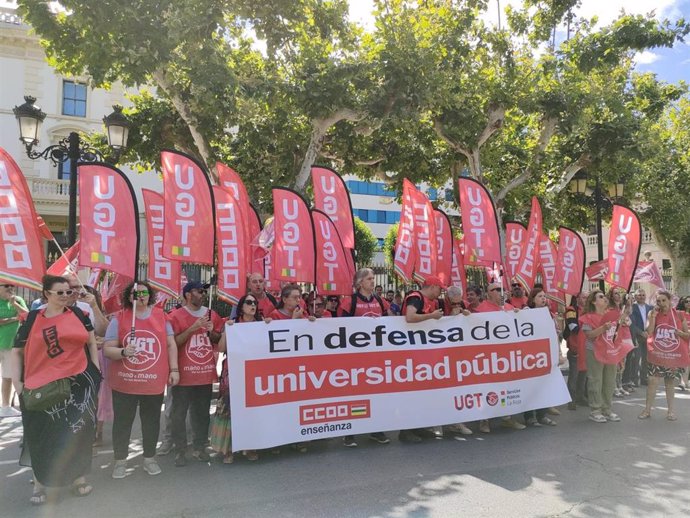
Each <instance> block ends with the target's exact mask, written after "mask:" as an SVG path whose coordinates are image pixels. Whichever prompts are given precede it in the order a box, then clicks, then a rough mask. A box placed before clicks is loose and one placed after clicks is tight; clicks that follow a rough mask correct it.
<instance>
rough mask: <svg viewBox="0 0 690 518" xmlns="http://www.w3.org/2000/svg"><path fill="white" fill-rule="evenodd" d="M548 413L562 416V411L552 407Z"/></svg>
mask: <svg viewBox="0 0 690 518" xmlns="http://www.w3.org/2000/svg"><path fill="white" fill-rule="evenodd" d="M546 413H547V414H549V415H561V411H560V410H558V409H557V408H555V407H550V408H549V409H547V410H546Z"/></svg>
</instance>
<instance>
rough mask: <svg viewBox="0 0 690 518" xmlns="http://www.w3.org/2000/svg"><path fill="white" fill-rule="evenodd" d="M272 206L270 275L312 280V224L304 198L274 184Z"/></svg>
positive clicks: (283, 278) (286, 279) (294, 280)
mask: <svg viewBox="0 0 690 518" xmlns="http://www.w3.org/2000/svg"><path fill="white" fill-rule="evenodd" d="M273 207H274V209H273V210H274V213H275V216H274V220H273V225H274V228H275V241H274V243H273V252H274V255H273V261H274V263H273V265H272V267H273V277H274V278H275V279H277V280H280V281H289V282H312V283H313V282H314V227H313V225H312V221H311V214H310V213H309V207H308V206H307V202H306V201H305V200H304V198H302V197H301V196H300V195H299V194H297V193H296V192H294V191H291V190H289V189H285V188H282V187H274V188H273Z"/></svg>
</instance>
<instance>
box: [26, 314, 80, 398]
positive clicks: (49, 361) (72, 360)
mask: <svg viewBox="0 0 690 518" xmlns="http://www.w3.org/2000/svg"><path fill="white" fill-rule="evenodd" d="M92 330H93V328H92V327H91V323H90V322H88V318H86V320H84V321H82V320H80V319H79V317H77V315H75V314H74V313H73V312H72V311H70V310H69V309H66V310H65V311H64V313H61V314H59V315H55V316H53V317H50V318H46V317H45V309H41V310H39V312H38V314H37V315H36V320H35V321H34V323H33V325H32V326H31V331H30V332H29V336H28V339H27V340H26V345H25V350H24V386H25V387H26V388H29V389H35V388H38V387H41V386H43V385H45V384H46V383H50V382H51V381H55V380H59V379H61V378H68V377H70V376H76V375H77V374H81V373H82V372H84V371H85V370H86V363H87V362H86V354H87V353H86V350H85V349H84V348H85V346H86V344H87V342H88V340H89V331H92ZM19 332H20V333H21V329H20V331H19Z"/></svg>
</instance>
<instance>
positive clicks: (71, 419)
mask: <svg viewBox="0 0 690 518" xmlns="http://www.w3.org/2000/svg"><path fill="white" fill-rule="evenodd" d="M43 295H44V296H45V297H46V299H47V301H48V302H47V304H46V306H45V308H43V309H39V310H34V311H32V312H30V313H29V314H28V315H27V318H26V320H25V321H24V323H23V324H22V326H21V327H20V328H19V331H18V332H17V337H16V339H15V343H14V348H13V349H12V353H13V360H14V361H13V372H12V382H13V384H14V388H15V390H16V391H17V392H18V393H20V394H22V396H21V397H20V398H19V401H20V404H21V407H22V424H23V426H24V449H25V451H24V452H23V454H22V456H21V457H20V464H22V465H27V464H25V462H26V461H25V460H24V459H25V458H26V457H25V456H24V453H26V451H28V454H29V459H30V463H29V464H28V465H30V466H31V467H32V468H33V471H34V491H33V496H32V497H31V500H30V501H31V503H32V504H33V505H42V504H44V503H45V502H46V490H45V488H46V487H61V486H65V485H68V484H71V490H72V493H73V494H74V495H75V496H87V495H89V494H90V493H91V491H92V490H93V486H91V485H90V484H88V483H87V482H86V479H85V475H86V474H87V473H88V472H89V471H90V470H91V458H92V450H91V443H92V442H93V437H94V431H95V427H96V395H97V394H98V387H99V385H100V382H101V373H100V369H99V361H98V360H99V358H98V347H97V346H96V337H95V335H94V332H93V327H92V325H91V322H90V321H89V319H88V318H87V317H86V316H85V315H84V314H83V313H82V312H81V310H80V309H79V308H74V307H72V306H71V305H70V299H71V297H72V295H73V292H72V290H71V289H70V285H69V282H68V280H67V279H65V278H64V277H57V276H54V275H45V276H44V277H43ZM65 378H68V379H69V382H70V383H69V397H68V398H67V399H65V400H64V401H63V402H58V403H55V404H54V405H52V406H50V407H48V408H47V409H45V410H43V409H35V410H29V409H27V407H26V405H27V402H26V400H25V397H26V396H25V394H24V393H22V391H23V390H24V388H26V389H27V390H35V389H39V388H43V387H46V386H47V385H49V384H51V383H53V382H55V381H58V380H61V379H65ZM53 385H54V384H53ZM27 394H28V392H27ZM58 416H59V418H58Z"/></svg>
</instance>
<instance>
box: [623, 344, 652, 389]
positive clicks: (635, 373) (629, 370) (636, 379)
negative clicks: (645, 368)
mask: <svg viewBox="0 0 690 518" xmlns="http://www.w3.org/2000/svg"><path fill="white" fill-rule="evenodd" d="M644 348H645V350H646V349H647V344H644ZM640 349H641V348H640V347H639V346H637V347H635V348H634V349H633V350H632V351H630V352H629V353H628V355H627V356H626V357H625V369H624V370H623V385H628V384H630V383H636V384H638V385H639V384H640Z"/></svg>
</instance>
